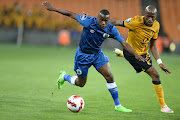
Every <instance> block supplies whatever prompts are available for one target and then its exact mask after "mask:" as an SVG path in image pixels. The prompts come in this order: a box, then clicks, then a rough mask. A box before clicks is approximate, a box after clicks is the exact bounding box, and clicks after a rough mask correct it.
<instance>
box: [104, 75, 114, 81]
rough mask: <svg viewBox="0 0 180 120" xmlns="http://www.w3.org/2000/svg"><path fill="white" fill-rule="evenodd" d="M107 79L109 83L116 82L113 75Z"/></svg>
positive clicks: (106, 77)
mask: <svg viewBox="0 0 180 120" xmlns="http://www.w3.org/2000/svg"><path fill="white" fill-rule="evenodd" d="M105 79H106V81H107V82H114V77H113V75H112V74H109V75H107V76H105Z"/></svg>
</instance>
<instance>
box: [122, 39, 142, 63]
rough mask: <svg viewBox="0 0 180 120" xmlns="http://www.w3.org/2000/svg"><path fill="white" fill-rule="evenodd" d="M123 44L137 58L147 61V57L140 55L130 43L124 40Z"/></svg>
mask: <svg viewBox="0 0 180 120" xmlns="http://www.w3.org/2000/svg"><path fill="white" fill-rule="evenodd" d="M121 45H122V46H123V47H124V49H125V50H127V51H128V52H129V53H131V54H132V55H134V56H135V58H136V59H137V60H139V61H143V62H145V59H144V58H143V57H142V56H140V55H138V54H137V53H136V52H135V51H134V50H133V48H132V47H131V46H130V45H129V44H128V43H126V42H125V41H122V42H121Z"/></svg>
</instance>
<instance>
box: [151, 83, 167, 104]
mask: <svg viewBox="0 0 180 120" xmlns="http://www.w3.org/2000/svg"><path fill="white" fill-rule="evenodd" d="M153 87H154V90H155V91H156V94H157V98H158V100H159V103H160V105H161V107H163V106H164V105H166V103H165V101H164V92H163V88H162V86H161V84H159V85H156V84H153Z"/></svg>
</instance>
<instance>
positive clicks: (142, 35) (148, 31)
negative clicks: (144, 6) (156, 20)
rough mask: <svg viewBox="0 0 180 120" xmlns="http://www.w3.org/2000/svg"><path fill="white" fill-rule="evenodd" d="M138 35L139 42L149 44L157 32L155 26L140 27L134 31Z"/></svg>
mask: <svg viewBox="0 0 180 120" xmlns="http://www.w3.org/2000/svg"><path fill="white" fill-rule="evenodd" d="M134 33H135V35H136V37H138V38H139V39H138V40H139V42H141V43H142V44H147V43H148V42H149V41H150V40H151V38H153V36H154V34H155V29H154V28H147V27H140V28H137V29H135V31H134Z"/></svg>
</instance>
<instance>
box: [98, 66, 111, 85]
mask: <svg viewBox="0 0 180 120" xmlns="http://www.w3.org/2000/svg"><path fill="white" fill-rule="evenodd" d="M97 71H98V72H99V73H101V74H102V75H103V76H104V78H105V79H106V81H107V82H114V79H113V75H112V73H111V68H110V65H109V63H106V64H104V65H103V66H101V67H100V68H99V69H98V70H97Z"/></svg>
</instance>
